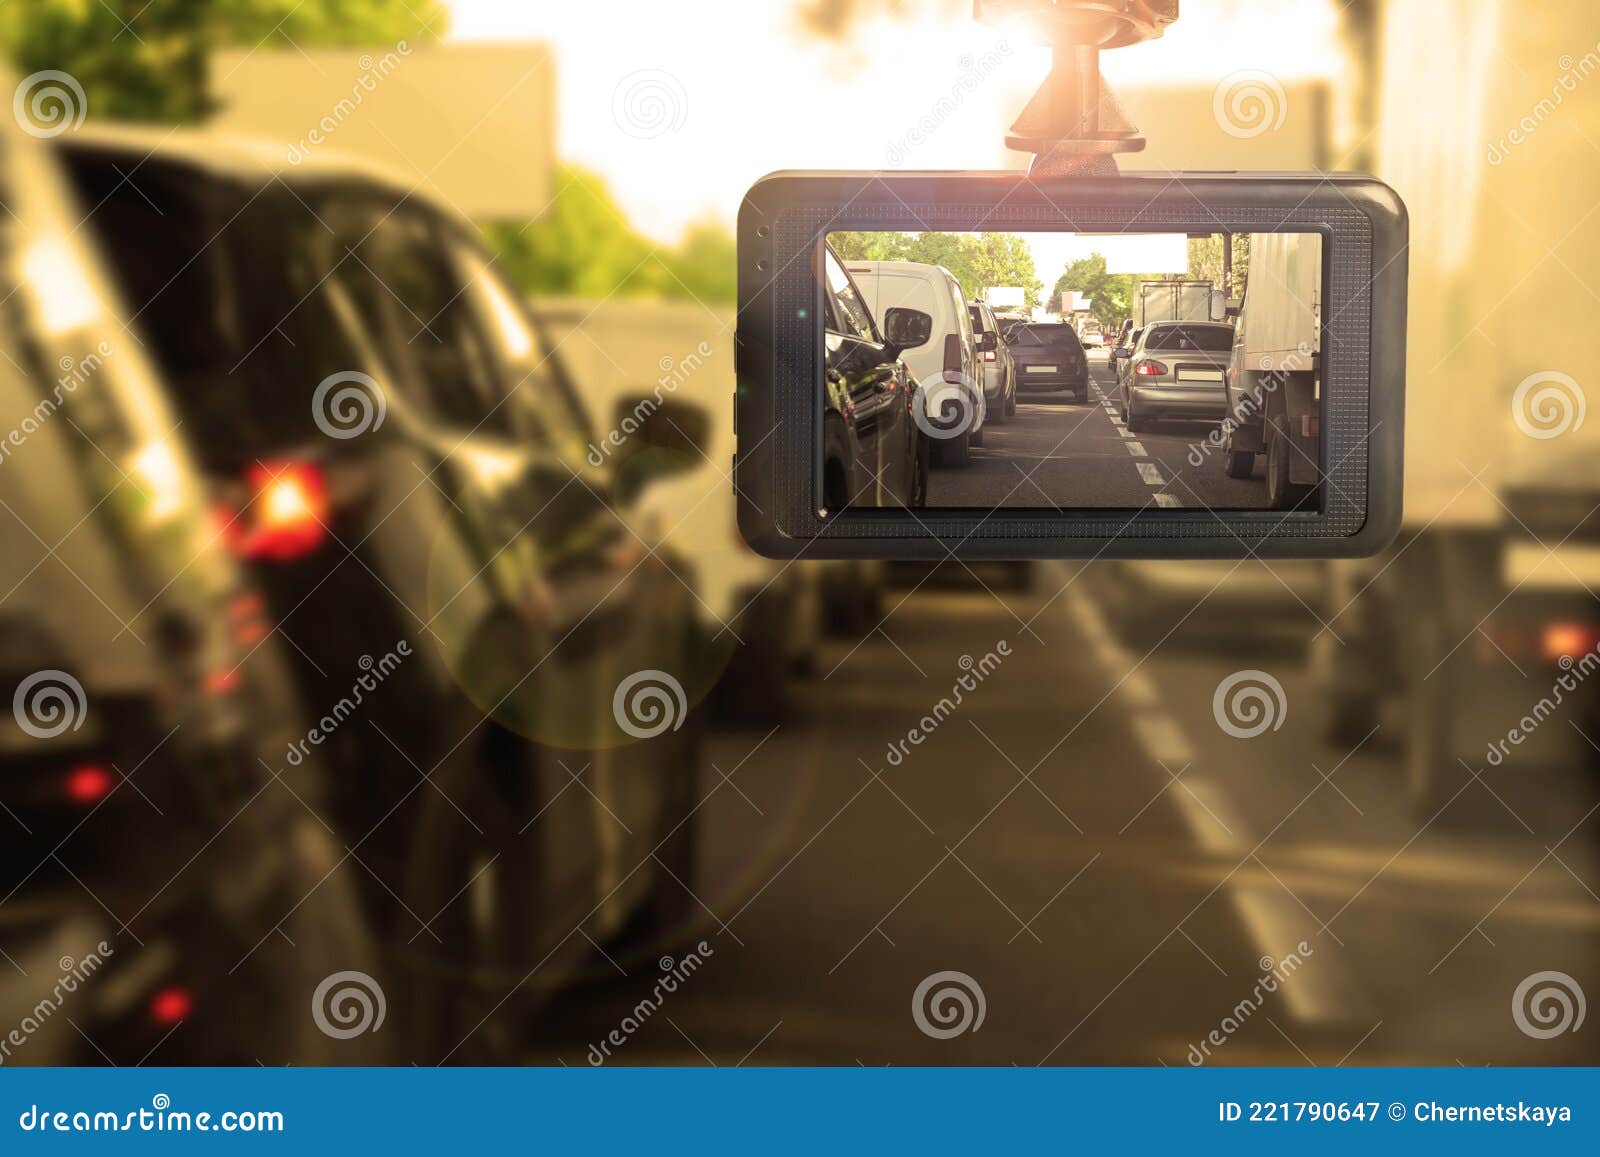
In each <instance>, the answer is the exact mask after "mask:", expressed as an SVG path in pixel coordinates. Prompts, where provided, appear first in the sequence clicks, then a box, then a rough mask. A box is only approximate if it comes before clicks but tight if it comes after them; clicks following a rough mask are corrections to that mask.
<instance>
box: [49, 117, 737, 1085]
mask: <svg viewBox="0 0 1600 1157" xmlns="http://www.w3.org/2000/svg"><path fill="white" fill-rule="evenodd" d="M57 144H58V145H59V146H60V147H61V149H62V156H63V157H64V159H65V161H66V164H67V167H68V169H69V171H70V173H71V174H72V177H73V179H74V181H75V183H76V185H77V186H78V188H79V190H80V193H81V195H82V197H83V199H84V200H85V201H86V202H87V203H88V204H90V205H92V206H95V209H94V212H93V215H92V216H91V218H90V221H89V225H90V226H91V227H92V228H93V230H94V232H95V233H96V234H97V235H98V236H99V237H101V238H102V239H103V241H104V243H105V245H106V248H107V250H108V254H109V256H110V258H111V260H112V263H113V266H114V268H115V270H116V272H117V275H118V278H119V281H120V283H121V287H122V289H123V291H124V293H125V295H126V297H127V299H128V301H129V303H130V305H131V306H132V308H133V310H134V311H135V314H136V316H137V317H138V319H139V321H140V323H141V324H142V326H143V327H144V331H145V335H146V340H147V342H148V344H149V347H150V349H151V352H152V353H153V354H154V355H155V357H156V358H157V360H158V361H159V362H160V363H161V364H162V367H163V369H164V370H165V374H166V379H167V383H168V387H169V389H170V390H171V393H172V396H173V400H174V403H175V407H176V409H177V411H178V413H179V414H181V415H182V417H183V420H184V428H185V430H186V432H187V433H188V434H189V435H190V437H191V439H192V440H193V442H194V444H195V446H196V449H197V452H198V455H199V459H200V468H201V470H202V472H203V475H204V481H205V485H206V487H207V490H208V494H209V500H210V502H211V503H212V504H214V506H215V507H216V510H217V512H218V519H219V525H220V526H221V527H222V528H223V529H222V534H223V536H224V538H225V541H227V542H228V543H229V544H230V546H231V548H232V550H233V552H234V554H235V555H236V556H237V557H238V558H239V560H240V561H241V562H243V563H245V564H246V565H248V567H249V568H250V570H251V572H252V573H253V575H254V576H255V578H256V581H257V582H258V583H259V584H260V586H261V588H262V590H263V592H264V595H265V599H266V608H267V612H268V614H270V616H271V617H272V618H273V619H274V620H275V621H276V622H277V623H278V625H279V633H280V634H281V636H282V637H283V639H284V640H285V641H286V642H287V643H288V644H289V645H290V646H291V648H292V657H293V658H294V660H295V669H296V675H297V681H298V683H299V687H300V690H301V694H302V696H303V698H304V699H305V701H306V702H307V704H308V705H309V706H310V708H311V710H312V712H313V714H315V715H317V716H318V717H319V724H318V732H317V735H316V736H314V737H313V738H312V741H311V743H310V744H309V746H308V745H304V744H303V745H301V747H300V748H298V749H296V752H295V753H291V754H290V755H289V756H288V757H289V758H290V759H293V758H296V757H297V755H305V754H308V753H309V752H311V751H315V752H316V753H318V754H320V755H321V757H322V758H323V759H324V760H325V761H326V762H327V764H328V767H329V776H330V784H329V792H328V794H329V807H330V814H331V817H332V819H333V822H334V826H335V828H336V830H337V831H338V832H339V838H340V840H341V841H343V842H345V843H346V844H347V845H348V846H349V847H351V848H352V850H353V851H352V854H353V855H356V856H358V857H359V862H360V864H361V865H362V866H363V868H364V869H365V870H364V873H363V875H364V877H366V883H367V888H366V899H367V901H368V904H369V907H370V909H371V911H372V913H373V918H374V920H375V921H376V922H377V924H378V926H379V927H380V928H381V929H382V930H383V932H384V934H385V935H386V936H387V937H388V940H389V943H390V945H391V948H392V950H393V952H394V953H395V955H396V957H397V958H398V959H400V960H402V961H403V962H404V963H405V964H406V966H407V968H408V975H410V976H412V977H414V978H415V980H416V983H417V984H418V986H419V988H420V990H421V991H422V992H423V993H424V994H425V996H426V999H427V1000H428V1001H435V1003H436V1004H437V1006H438V1008H439V1010H440V1011H439V1015H438V1017H437V1023H436V1024H434V1025H432V1026H431V1030H432V1031H431V1032H429V1031H425V1032H424V1036H423V1039H425V1040H429V1041H431V1042H432V1044H436V1045H438V1046H439V1047H438V1049H437V1052H438V1053H439V1054H441V1055H442V1054H443V1053H444V1051H445V1049H446V1048H454V1047H455V1046H457V1045H460V1044H462V1043H463V1041H465V1040H466V1038H467V1037H468V1036H471V1037H472V1038H473V1039H472V1040H471V1041H470V1042H469V1043H468V1047H467V1048H465V1049H463V1050H461V1051H457V1052H453V1053H452V1054H451V1055H452V1059H454V1060H458V1061H459V1060H461V1059H464V1058H470V1057H473V1056H478V1055H481V1054H479V1053H476V1052H475V1051H474V1049H475V1048H477V1047H479V1046H493V1045H500V1044H504V1043H505V1042H504V1041H503V1040H501V1039H499V1038H497V1037H496V1036H495V1035H494V1034H495V1032H496V1031H497V1030H496V1027H495V1026H490V1027H489V1028H488V1029H486V1030H485V1031H484V1032H475V1031H472V1030H473V1029H474V1026H475V1025H477V1024H479V1023H480V1022H482V1021H483V1019H484V1018H485V1017H486V1016H487V1015H488V1013H489V1012H491V1011H492V1010H495V1009H497V1008H498V1007H500V1005H501V1003H502V1002H503V1001H504V999H505V997H506V996H507V994H508V993H513V992H519V991H520V992H522V993H523V994H524V995H528V996H532V995H534V989H536V988H537V989H539V990H546V989H548V988H549V987H551V986H552V985H553V984H555V983H557V982H558V981H559V980H560V979H561V978H563V977H570V976H572V975H573V974H574V972H575V971H576V970H580V969H586V968H587V967H588V966H589V961H590V959H591V958H592V953H593V952H594V951H595V949H594V947H593V945H610V946H612V948H613V951H614V954H615V952H616V951H617V950H618V947H619V946H622V947H625V948H629V949H631V948H632V947H633V946H635V945H638V946H639V950H640V951H648V949H647V948H645V947H644V946H645V945H646V944H648V943H649V942H650V941H651V940H653V939H655V938H658V937H659V936H661V935H664V934H666V933H667V932H668V931H669V930H671V929H673V928H675V927H676V926H677V925H678V924H679V923H680V922H681V921H682V920H683V919H685V918H686V917H688V916H689V915H690V905H691V903H692V901H691V899H690V896H689V892H688V888H689V887H691V886H692V885H691V883H690V881H691V880H692V878H693V872H692V867H693V854H694V822H693V816H694V808H695V800H696V775H697V769H698V764H699V759H700V757H699V729H698V719H699V713H698V712H689V707H690V705H691V703H692V702H693V701H694V700H696V699H697V698H699V697H700V696H701V695H703V693H704V691H705V690H706V688H707V687H708V686H709V684H710V681H711V679H712V677H714V670H712V667H713V664H711V663H710V662H709V661H708V660H706V659H705V657H704V656H702V655H701V654H700V653H699V652H698V651H697V650H696V646H695V632H694V629H693V624H694V615H693V613H692V610H691V604H692V600H693V599H694V597H695V596H694V593H693V590H692V588H691V587H690V586H689V585H687V583H686V582H685V581H684V580H682V579H680V577H679V575H680V573H682V574H691V575H692V571H691V570H690V569H689V568H687V567H686V566H684V564H683V562H682V560H672V559H670V558H669V557H668V556H667V555H666V553H665V552H664V551H663V552H657V551H655V550H654V549H653V544H652V542H651V541H650V540H649V538H648V536H647V535H648V532H647V531H643V530H641V529H640V528H637V527H635V526H634V525H633V524H632V523H631V522H630V520H629V512H630V510H631V509H632V503H633V502H634V500H635V499H636V498H637V496H638V494H639V493H640V492H641V491H642V489H644V488H645V487H647V486H648V485H649V483H650V481H651V479H652V478H653V477H656V476H659V475H661V474H663V473H666V472H670V471H675V470H680V469H683V468H686V467H687V466H689V465H691V464H693V463H694V462H697V461H698V460H699V459H698V454H697V450H698V444H697V441H696V439H697V437H699V436H700V435H703V429H701V430H699V432H698V434H697V422H701V420H703V418H704V416H705V415H704V413H703V411H699V410H698V409H697V408H696V407H693V406H689V405H685V404H681V403H676V402H674V401H672V400H671V399H655V401H654V402H653V403H652V404H650V405H642V406H641V405H640V404H636V403H635V402H634V400H633V399H631V398H630V399H627V400H625V401H624V402H623V403H622V404H621V406H620V407H619V413H618V414H617V415H608V416H607V418H606V420H607V422H608V424H610V425H611V426H612V427H613V429H619V428H620V429H625V430H627V431H628V436H627V438H626V439H623V442H624V444H625V448H626V450H627V451H628V453H618V454H616V455H615V456H613V457H612V458H611V459H609V460H608V461H606V462H605V463H604V465H603V466H600V467H596V466H592V465H590V464H587V463H586V462H585V454H586V449H585V448H586V447H589V446H592V445H594V444H596V443H597V441H599V440H600V439H602V438H604V437H605V435H603V434H601V433H600V432H599V431H597V430H596V429H595V428H594V426H593V425H592V423H591V417H590V415H589V414H588V413H587V412H586V410H585V408H584V406H583V403H582V400H581V399H580V398H578V397H577V396H575V395H574V394H573V392H572V391H571V390H570V388H569V387H568V382H567V379H566V377H565V375H562V374H558V373H554V372H552V364H551V361H550V357H551V351H550V350H549V349H547V348H546V345H545V343H544V342H543V340H542V339H541V335H540V333H539V331H538V330H537V329H536V328H535V326H534V324H533V322H532V321H531V319H530V317H529V315H528V313H527V312H526V310H525V307H524V304H523V302H522V300H521V297H520V295H519V294H518V292H517V291H516V289H515V288H514V287H513V286H511V285H510V284H509V283H508V282H507V280H506V279H505V277H504V276H503V274H502V273H501V272H500V271H499V270H498V269H497V268H496V265H495V263H494V261H493V259H492V258H491V256H490V255H489V254H488V253H487V252H486V251H485V249H484V248H483V246H482V245H481V243H480V241H479V238H478V236H477V234H476V232H475V231H474V230H473V229H472V227H471V226H470V225H469V224H468V223H467V222H466V221H464V220H462V219H461V218H460V217H459V216H458V215H457V214H455V213H454V212H453V211H451V210H449V209H448V208H446V207H443V206H440V205H438V204H436V203H434V202H433V201H431V200H430V199H428V198H426V197H424V196H422V195H420V194H419V193H418V192H417V191H416V190H414V189H412V188H410V187H409V186H407V185H405V184H403V183H401V182H398V181H396V180H394V179H392V178H390V177H388V176H387V175H386V174H384V173H382V172H381V171H377V170H374V169H371V168H369V167H366V166H364V165H360V164H357V163H355V162H350V161H344V160H339V159H337V158H333V157H322V156H317V157H313V158H311V159H310V160H308V161H306V162H305V163H304V164H299V165H290V164H289V163H287V162H286V161H285V160H284V158H283V157H282V155H281V154H279V153H276V152H271V151H265V150H262V149H258V148H256V147H254V146H250V145H247V144H244V143H240V142H237V141H234V140H230V139H227V138H218V137H214V136H210V135H207V134H203V133H200V134H187V133H182V132H179V133H170V134H169V133H144V132H141V131H136V130H101V131H90V130H87V129H86V130H83V131H80V132H77V133H74V134H72V135H70V136H67V137H63V138H61V139H60V140H59V141H58V142H57ZM640 401H641V402H642V401H644V399H641V400H640ZM621 411H626V416H627V419H628V421H626V422H625V421H624V417H623V414H622V413H621ZM702 424H703V423H702ZM435 998H436V999H435ZM521 1003H522V1002H512V1003H511V1006H510V1008H508V1009H507V1010H506V1016H504V1017H502V1018H501V1019H500V1020H499V1021H497V1022H496V1024H497V1025H499V1024H514V1023H515V1017H516V1015H517V1012H518V1005H519V1004H521ZM422 1051H423V1054H424V1055H425V1056H426V1055H428V1053H429V1051H430V1049H429V1046H427V1045H425V1046H423V1048H422ZM495 1055H501V1054H495ZM429 1059H433V1060H437V1059H438V1056H431V1057H430V1058H429Z"/></svg>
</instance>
